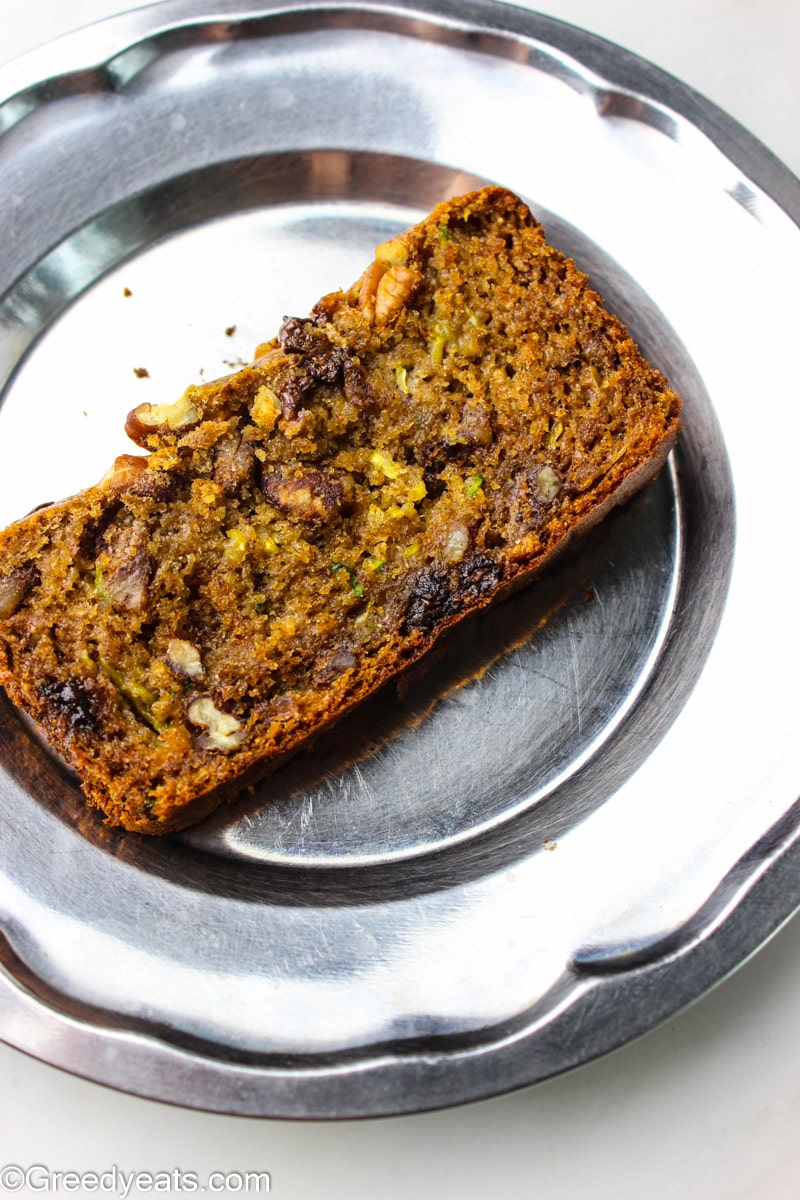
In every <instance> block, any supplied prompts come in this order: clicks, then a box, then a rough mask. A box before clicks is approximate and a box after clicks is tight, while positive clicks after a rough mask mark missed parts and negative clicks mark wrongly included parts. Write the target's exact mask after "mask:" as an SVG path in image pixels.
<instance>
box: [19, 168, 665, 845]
mask: <svg viewBox="0 0 800 1200" xmlns="http://www.w3.org/2000/svg"><path fill="white" fill-rule="evenodd" d="M679 409H680V404H679V401H678V399H677V397H676V396H675V394H674V393H673V392H672V391H671V390H670V389H669V387H668V386H667V383H666V381H665V380H664V379H663V378H662V377H661V376H660V375H659V374H658V372H657V371H655V370H654V369H653V368H652V367H650V366H649V365H648V364H647V363H646V362H645V361H644V360H643V358H642V357H641V355H640V354H639V352H638V350H637V349H636V347H635V345H634V344H633V342H632V341H631V339H630V337H629V335H628V334H627V332H626V330H625V329H624V328H623V326H622V325H621V324H620V323H619V321H617V320H616V319H615V318H614V317H613V316H611V315H609V313H608V312H607V311H606V310H605V309H604V308H603V306H602V303H601V301H600V299H599V298H598V297H597V295H595V293H594V292H592V291H591V290H590V288H589V287H588V286H587V282H586V278H585V277H584V276H583V275H582V274H581V273H580V272H579V271H578V270H577V268H576V267H575V265H574V264H573V263H572V262H571V261H570V260H568V259H566V258H565V257H564V256H563V255H562V254H560V253H559V252H558V251H557V250H554V249H553V248H552V247H550V246H549V245H548V244H547V243H546V241H545V239H544V236H543V233H542V230H541V228H540V226H539V225H538V224H537V223H536V221H535V220H534V219H533V218H532V216H531V214H530V212H529V211H528V209H527V208H526V207H525V205H524V204H523V203H522V201H520V200H519V199H518V198H516V197H515V196H513V195H512V194H510V193H509V192H507V191H504V190H502V189H500V188H487V189H485V190H483V191H480V192H475V193H472V194H470V195H467V196H463V197H461V198H459V199H454V200H450V201H447V202H445V203H443V204H441V205H439V206H438V207H437V208H436V209H435V210H434V212H433V213H432V214H431V215H430V216H429V217H428V218H427V219H426V220H425V221H423V222H422V223H421V224H420V225H417V226H415V227H414V228H412V229H410V230H408V231H407V232H405V233H402V234H400V235H399V236H398V237H396V238H394V239H393V240H392V241H390V242H387V243H385V244H383V245H381V246H379V247H378V249H377V251H376V254H375V259H374V261H373V262H372V264H371V265H370V266H369V267H368V268H367V270H366V271H365V272H364V274H363V275H362V276H361V278H360V279H359V280H358V282H357V283H356V284H355V285H354V286H353V287H352V288H350V290H349V291H346V292H336V293H334V294H332V295H329V296H326V297H325V298H324V299H322V300H321V301H320V302H319V303H318V304H317V305H316V307H315V308H314V310H313V312H312V314H311V316H310V317H309V318H295V317H292V318H288V319H286V320H285V322H284V324H283V326H282V328H281V330H280V332H279V334H278V336H277V338H276V339H275V340H273V341H271V342H268V343H266V344H265V345H263V346H260V347H259V348H258V351H257V357H256V359H255V361H254V362H253V363H252V364H251V365H249V366H247V367H245V368H244V369H243V370H241V371H239V372H238V373H236V374H234V375H231V376H229V377H227V378H225V379H221V380H218V381H217V382H215V383H211V384H205V385H202V386H196V387H190V388H189V389H188V390H187V391H186V392H185V394H184V395H183V396H182V397H181V398H180V399H179V400H178V401H177V402H176V403H175V404H172V405H155V406H151V405H147V404H144V405H140V406H139V407H138V408H137V409H135V410H134V412H133V413H131V414H130V416H129V418H128V422H127V426H126V428H127V431H128V433H129V435H130V436H131V437H132V438H133V440H134V441H135V442H137V443H138V444H139V445H140V446H141V447H143V448H144V449H145V450H147V451H148V454H147V455H139V456H134V455H123V456H122V457H121V458H118V459H117V461H116V463H115V464H114V467H113V469H112V470H111V471H110V472H109V473H108V474H107V475H106V476H105V477H104V478H103V479H102V480H101V481H100V483H99V484H97V486H95V487H90V488H89V489H88V490H87V491H85V492H82V493H81V494H80V495H78V496H75V497H74V498H72V499H69V500H66V501H64V502H63V503H60V504H55V505H50V506H49V507H46V508H43V509H41V510H39V511H36V512H34V513H33V514H31V515H30V516H28V517H27V518H25V519H24V520H22V521H19V522H18V523H16V524H15V525H12V526H11V527H10V528H9V529H7V530H6V531H5V532H4V533H2V534H0V684H2V685H3V686H4V687H5V689H6V691H7V693H8V695H9V697H10V698H11V700H12V701H14V702H15V703H16V704H18V705H19V706H20V707H21V708H23V709H25V710H26V711H27V712H28V713H29V714H30V715H31V716H32V717H33V718H34V719H35V720H36V721H37V722H38V723H39V724H40V725H41V727H42V728H43V730H44V732H45V734H46V736H47V738H48V739H49V740H50V742H51V743H52V745H53V746H54V747H55V749H56V750H58V751H59V752H60V753H61V754H62V755H63V756H64V757H65V758H66V759H67V761H68V762H69V763H71V764H72V765H73V766H74V767H75V768H76V769H77V771H78V773H79V775H80V777H81V781H82V785H83V788H84V791H85V793H86V796H87V797H88V799H89V801H90V803H91V804H92V805H95V806H97V807H98V808H100V809H101V810H102V811H103V813H105V816H106V819H107V821H108V822H109V823H111V824H119V825H123V826H125V827H126V828H128V829H132V830H138V831H139V832H142V833H151V834H160V833H165V832H167V831H170V830H175V829H179V828H182V827H184V826H186V825H189V824H192V823H193V822H195V821H197V820H200V819H201V818H202V817H203V816H205V815H206V814H207V813H209V812H210V811H211V810H212V809H214V808H215V807H216V806H217V805H218V804H219V803H220V801H221V800H222V799H224V798H232V797H233V796H235V795H236V794H237V792H238V791H240V790H241V789H242V788H243V787H244V786H245V785H246V784H249V783H251V782H252V781H253V780H254V779H255V778H257V777H259V776H261V775H263V774H265V773H266V771H267V770H269V769H270V768H272V767H274V766H275V765H276V764H277V763H278V762H280V761H282V760H283V759H284V758H285V757H286V756H287V755H289V754H290V753H292V752H293V751H295V750H296V749H297V748H298V747H299V746H300V745H301V744H302V743H303V742H305V741H306V740H307V739H308V738H309V737H310V736H311V735H313V734H315V733H317V732H318V731H319V730H320V729H321V728H323V727H324V726H326V725H328V724H329V723H330V722H332V721H334V720H335V719H337V718H339V717H341V716H342V714H344V713H345V712H347V711H348V710H349V709H351V708H352V707H353V705H355V704H356V703H358V702H359V701H361V700H363V699H364V698H365V697H366V696H369V695H370V694H371V693H372V692H374V691H375V689H376V688H378V687H379V686H380V685H381V684H383V683H384V682H385V681H386V680H387V679H389V678H390V677H391V676H393V675H394V674H395V673H397V672H399V671H401V670H402V669H403V668H405V667H407V666H408V665H409V664H410V663H412V662H413V661H415V660H417V659H418V658H419V657H420V656H421V655H422V654H423V653H424V652H426V651H427V650H428V649H429V648H430V647H431V646H432V644H433V643H434V642H435V641H436V639H437V638H439V636H440V635H441V634H442V633H443V632H444V631H445V630H446V629H447V628H448V627H449V626H451V625H452V624H453V623H454V622H456V621H459V620H461V619H462V618H463V617H464V616H466V615H467V614H469V613H471V612H474V611H475V610H476V609H480V608H483V607H484V606H485V605H487V604H489V603H490V602H491V601H492V600H493V599H495V598H496V597H497V596H498V595H500V594H501V593H504V592H506V591H507V590H508V589H509V588H511V587H513V586H515V585H518V584H519V583H521V582H524V581H526V580H528V579H530V578H531V577H532V576H533V575H534V573H536V572H537V571H538V570H539V569H540V568H541V567H542V565H543V564H544V563H546V562H547V561H548V560H550V559H551V558H552V556H553V555H554V554H555V553H556V552H557V551H559V550H560V549H562V548H563V546H564V545H565V543H566V542H567V541H568V540H569V539H570V538H571V537H572V536H573V535H574V534H575V533H576V532H578V531H580V530H583V529H586V528H587V527H589V526H590V525H592V524H594V523H595V522H596V521H597V520H598V519H600V518H601V517H602V516H603V514H605V513H606V512H607V511H608V510H609V509H610V508H611V507H612V506H613V505H615V504H617V503H619V502H620V501H623V500H625V499H626V498H627V497H629V496H630V495H631V494H632V493H633V492H634V491H635V490H636V489H637V488H639V487H640V486H641V485H643V484H644V483H645V482H646V481H648V480H650V479H652V478H653V477H654V476H655V474H656V473H657V471H658V470H659V468H660V467H661V465H662V463H663V462H664V460H665V458H666V456H667V454H668V452H669V450H670V447H671V446H672V444H673V441H674V439H675V436H676V431H677V426H678V417H679Z"/></svg>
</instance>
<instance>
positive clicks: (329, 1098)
mask: <svg viewBox="0 0 800 1200" xmlns="http://www.w3.org/2000/svg"><path fill="white" fill-rule="evenodd" d="M0 174H1V175H2V179H3V189H2V193H0V225H1V226H2V228H3V230H4V238H3V245H2V249H0V388H2V392H1V393H0V398H1V399H2V407H0V523H2V524H5V523H7V522H9V521H11V520H13V519H15V518H16V517H18V516H21V515H22V514H23V513H25V512H26V511H28V510H29V509H31V508H33V507H35V506H36V505H37V504H40V503H42V502H45V501H48V500H52V499H57V498H59V497H61V496H63V495H67V494H70V493H71V492H74V491H76V490H78V489H79V488H80V487H82V486H84V485H85V484H86V483H89V482H91V481H93V480H94V479H95V478H97V477H99V476H100V474H102V472H103V471H104V470H105V468H106V467H107V466H108V464H109V462H110V461H111V459H112V458H113V457H114V456H115V455H116V454H117V453H121V452H124V451H125V450H126V448H127V447H126V445H125V444H124V440H123V437H122V434H121V429H122V425H123V421H124V416H125V414H126V413H127V411H128V410H129V409H130V408H131V407H133V406H134V405H135V404H137V403H139V402H141V401H142V400H145V399H146V400H151V401H161V400H170V399H174V397H175V396H176V395H178V394H179V393H180V391H182V389H183V387H184V386H185V385H186V384H187V383H189V382H191V381H192V380H193V379H195V380H197V379H200V378H207V379H208V378H212V377H214V376H215V375H217V374H223V373H225V372H226V371H227V370H229V369H230V366H231V365H232V364H233V365H235V364H236V363H237V362H238V361H242V360H245V359H247V358H248V357H249V355H250V353H251V352H252V349H253V347H254V346H255V344H256V343H257V342H258V341H260V340H263V338H264V337H266V336H269V335H271V334H272V333H273V332H274V331H275V329H276V328H277V325H278V322H279V321H280V319H281V318H282V316H283V315H284V314H285V313H304V312H306V311H307V310H308V308H309V306H310V305H311V304H312V303H313V302H314V300H315V299H316V298H317V297H318V295H321V294H322V293H324V292H326V291H330V290H332V289H334V288H336V287H338V286H341V285H343V284H346V283H349V282H350V281H351V279H352V278H354V277H355V276H356V275H357V274H358V272H359V271H360V270H361V267H362V265H363V263H364V262H365V261H367V260H368V258H369V256H370V254H371V251H372V248H373V247H374V245H375V243H376V242H378V241H381V240H383V239H385V238H387V237H388V236H390V235H391V234H392V233H393V232H395V231H397V230H398V229H400V228H402V227H403V226H404V225H406V224H408V223H409V222H410V221H412V220H413V219H415V218H417V217H418V216H420V215H421V214H422V213H424V212H425V211H426V210H427V209H428V208H429V207H430V206H431V205H432V204H433V203H434V202H436V201H437V200H438V199H440V198H442V197H444V196H446V195H451V194H456V193H458V192H460V191H463V190H466V189H467V188H469V187H471V186H473V185H475V184H476V183H480V182H482V181H488V180H491V181H497V182H500V183H503V184H505V185H506V186H508V187H510V188H512V189H514V190H515V191H517V192H519V193H520V194H522V195H523V196H524V197H525V198H526V199H527V200H528V201H529V202H530V203H531V205H532V207H533V208H534V210H535V211H536V212H537V213H538V214H539V215H540V216H541V218H542V220H543V221H544V223H545V226H546V229H547V232H548V235H549V237H550V239H551V241H553V242H555V243H556V244H558V245H560V246H561V247H562V248H564V249H565V250H567V251H568V252H569V253H571V254H572V255H573V256H574V257H575V258H576V259H577V260H578V262H579V263H580V265H581V266H583V267H584V268H585V269H587V270H588V271H589V273H590V275H591V278H592V282H593V283H594V284H595V286H596V287H597V288H598V290H599V291H600V292H601V293H602V294H603V295H604V296H605V297H606V298H607V300H608V303H609V305H610V306H611V307H612V308H613V309H614V310H615V311H617V312H618V313H619V315H620V316H621V317H622V318H623V319H624V320H625V321H626V322H627V323H628V325H629V326H630V327H631V329H632V330H633V332H634V334H635V336H636V338H637V340H638V341H639V343H640V345H641V346H642V348H643V349H644V351H645V353H646V354H647V355H648V356H649V357H650V358H651V359H652V360H653V361H654V362H655V363H656V364H657V365H658V366H659V367H660V368H661V369H662V370H663V371H664V372H665V373H666V374H667V375H669V377H670V378H671V380H672V381H673V383H674V385H675V387H676V388H677V389H678V390H679V391H680V392H681V394H682V396H683V398H684V402H685V420H684V430H683V434H682V438H681V441H680V446H679V449H678V451H677V452H676V453H675V455H674V456H673V460H672V461H671V462H670V464H669V467H668V469H667V470H665V472H664V473H663V474H662V476H661V477H660V479H659V480H658V481H657V483H656V484H655V485H654V486H652V487H651V488H650V489H648V490H647V491H646V492H645V493H644V494H642V495H640V496H639V497H638V498H637V499H636V500H635V501H634V502H633V503H632V504H630V505H629V506H628V507H627V508H626V509H625V510H624V511H622V512H619V513H618V514H617V515H616V516H614V517H613V518H612V519H611V520H610V521H609V522H608V523H607V524H606V525H605V526H604V527H603V528H602V529H601V530H599V531H597V532H596V533H595V534H594V535H593V536H592V537H591V538H590V539H589V540H588V541H587V542H586V543H585V544H584V545H583V547H582V548H581V552H580V555H579V556H577V557H575V558H573V559H572V560H570V561H568V562H564V563H563V564H562V565H561V566H560V567H559V568H558V570H557V571H555V572H554V573H553V574H551V575H550V576H549V577H548V578H547V579H546V580H543V581H542V582H541V583H540V584H538V585H537V586H535V587H533V588H531V589H530V590H528V591H527V592H525V593H523V594H520V595H518V596H516V597H514V598H513V599H511V600H510V601H508V602H506V603H505V604H503V605H501V606H500V607H498V608H497V609H496V610H495V611H493V612H492V613H490V614H489V615H487V616H484V617H483V618H481V619H480V620H478V621H476V622H474V623H473V624H472V625H470V626H469V627H468V628H465V629H464V630H462V631H461V632H459V633H458V635H457V636H456V637H455V638H453V639H452V640H451V642H450V643H449V644H448V646H447V648H446V653H445V654H444V655H443V656H442V657H441V658H440V659H439V660H438V661H437V663H436V664H435V666H433V667H432V668H431V669H430V670H428V672H427V673H425V674H418V675H416V676H414V677H413V678H411V679H409V680H406V681H404V684H403V686H402V688H400V689H398V688H394V689H386V690H385V691H384V692H383V693H382V694H381V695H380V696H379V697H377V698H376V700H375V701H374V702H373V703H372V704H370V705H368V706H366V707H365V708H364V709H363V710H362V711H361V712H359V713H358V714H356V715H355V716H354V717H352V718H351V719H350V720H348V721H347V722H345V723H344V724H343V725H341V726H340V727H339V728H338V729H337V730H336V731H335V732H334V733H332V734H330V735H327V736H325V737H323V738H320V739H319V741H318V742H317V744H316V746H315V747H314V749H313V751H312V752H310V753H308V754H306V755H304V756H303V757H302V758H298V759H297V760H295V762H294V763H292V764H290V765H289V766H288V767H286V768H285V769H284V770H283V771H281V772H280V773H279V774H277V775H275V777H274V778H273V779H272V780H271V781H270V782H269V783H267V784H265V785H264V786H263V787H262V788H261V789H260V790H259V791H258V792H257V794H255V795H253V796H250V797H248V798H247V799H246V800H244V801H242V802H240V803H239V804H238V805H235V806H233V807H231V808H229V809H226V811H225V812H224V813H221V814H218V815H217V816H216V817H215V818H213V819H211V820H209V821H207V822H206V823H205V824H203V825H201V826H198V827H197V828H196V829H194V830H192V831H190V832H188V833H186V834H184V835H181V836H175V837H172V838H169V839H165V840H163V841H152V840H148V839H143V838H140V837H137V836H133V835H125V834H121V833H119V832H117V831H113V830H108V829H106V828H105V827H104V826H103V825H102V824H101V823H100V821H99V820H98V819H96V818H95V816H94V815H93V814H92V813H90V812H88V811H87V810H86V808H85V806H84V804H83V802H82V799H81V795H80V791H79V789H78V786H77V783H76V781H75V780H74V778H72V777H71V776H70V774H69V773H68V772H67V771H66V770H65V769H64V768H63V766H62V765H61V764H60V763H59V762H57V761H56V760H55V759H54V758H53V756H52V755H51V754H50V753H49V752H48V751H47V749H46V748H45V747H44V746H43V745H42V744H41V742H40V741H39V740H38V739H37V738H36V736H35V733H34V732H33V731H31V730H30V728H29V727H28V726H27V725H26V724H25V723H24V722H23V721H22V719H21V718H20V717H19V715H18V714H17V713H16V712H15V711H14V710H13V709H12V708H11V706H10V705H9V704H8V703H7V702H5V700H2V702H0V703H1V705H2V707H1V708H0V825H1V826H2V843H1V846H2V849H1V850H0V853H1V854H2V870H1V871H0V914H1V919H2V928H3V940H2V970H1V971H0V1033H2V1036H3V1037H4V1038H5V1039H7V1041H8V1042H10V1043H11V1044H13V1045H16V1046H19V1047H21V1048H22V1049H24V1050H27V1051H29V1052H31V1053H33V1054H36V1055H39V1056H40V1057H42V1058H43V1059H45V1060H46V1061H48V1062H51V1063H54V1064H57V1065H59V1066H62V1067H65V1068H67V1069H69V1070H71V1071H75V1072H77V1073H79V1074H82V1075H85V1076H87V1077H89V1078H91V1079H95V1080H98V1081H101V1082H104V1083H109V1084H112V1085H114V1086H116V1087H119V1088H123V1089H126V1090H129V1091H131V1092H135V1093H139V1094H142V1095H146V1096H152V1097H157V1098H159V1099H162V1100H170V1101H174V1102H177V1103H180V1104H184V1105H192V1106H196V1107H201V1108H208V1109H215V1110H219V1111H224V1112H231V1113H242V1114H269V1115H291V1116H304V1117H305V1116H353V1115H366V1114H378V1113H392V1112H400V1111H409V1110H416V1109H423V1108H432V1107H436V1106H441V1105H446V1104H451V1103H457V1102H461V1101H465V1100H468V1099H472V1098H475V1097H480V1096H486V1095H489V1094H492V1093H496V1092H500V1091H503V1090H507V1089H510V1088H513V1087H518V1086H522V1085H524V1084H528V1083H531V1082H534V1081H536V1080H539V1079H542V1078H544V1077H546V1076H548V1075H552V1074H554V1073H557V1072H560V1071H564V1070H566V1069H567V1068H569V1067H572V1066H574V1065H576V1064H578V1063H581V1062H585V1061H586V1060H588V1059H590V1058H592V1057H593V1056H596V1055H598V1054H601V1053H603V1052H605V1051H607V1050H609V1049H611V1048H613V1047H614V1046H617V1045H620V1044H621V1043H623V1042H625V1041H626V1040H628V1039H630V1038H631V1037H633V1036H635V1035H637V1034H639V1033H641V1032H643V1031H645V1030H647V1029H649V1028H651V1027H652V1026H653V1025H654V1024H655V1023H657V1022H658V1021H660V1020H662V1019H664V1018H665V1017H666V1016H668V1015H670V1014H671V1013H673V1012H674V1011H675V1010H676V1009H677V1008H679V1007H680V1006H682V1005H684V1004H686V1003H687V1002H689V1001H690V1000H692V999H694V998H695V997H697V996H698V995H700V994H701V993H702V992H703V991H704V989H706V988H707V987H709V986H710V985H711V984H713V983H714V982H716V981H717V980H719V979H720V978H721V977H722V976H723V975H724V974H725V973H726V972H728V971H729V970H731V969H732V968H733V967H735V966H736V965H737V964H738V963H739V962H741V961H742V960H743V959H744V957H745V956H746V955H747V954H749V953H750V952H751V951H752V950H754V949H755V948H756V947H757V946H758V945H759V944H760V943H761V942H762V941H763V939H764V938H765V937H767V936H768V935H769V934H770V933H771V932H773V931H774V930H775V929H776V928H777V927H778V925H779V924H780V923H781V922H782V921H783V920H784V919H786V918H787V917H788V915H789V914H790V913H791V912H792V911H793V910H794V908H795V907H796V906H797V904H798V902H799V901H800V884H798V878H799V877H800V876H798V859H799V858H800V853H799V852H798V845H797V842H798V838H797V832H798V818H800V808H799V807H798V805H797V796H798V782H799V781H800V762H798V757H799V755H798V739H797V730H798V727H799V726H800V721H799V719H798V718H800V712H799V711H798V708H799V707H800V702H799V701H798V688H797V687H796V680H797V679H798V677H800V662H798V658H800V641H799V640H798V639H797V637H796V636H795V635H794V631H795V623H796V621H795V607H796V602H795V591H794V586H793V584H794V579H793V570H792V553H791V547H792V540H793V539H792V535H793V533H794V525H795V507H796V500H795V497H796V489H795V473H796V463H795V457H796V451H795V448H796V446H797V445H798V444H800V430H799V429H798V424H799V423H800V405H798V404H797V403H796V398H795V396H794V392H795V391H796V383H795V372H794V369H793V359H792V354H791V348H792V347H793V346H794V344H795V340H796V329H797V319H798V305H797V298H796V288H795V285H794V281H795V280H796V279H797V278H798V276H799V275H800V232H799V231H798V226H797V221H798V214H800V185H798V183H797V181H795V180H794V179H793V178H792V177H791V176H790V175H789V174H788V172H786V171H785V169H784V168H783V167H781V166H780V164H779V163H777V162H776V161H775V160H774V159H773V158H772V157H771V156H770V154H769V153H768V152H767V151H766V150H765V149H764V148H763V147H761V146H760V145H759V144H758V143H756V142H755V141H754V140H753V139H752V138H751V137H750V136H749V135H748V134H746V133H745V132H744V131H743V130H741V129H740V128H738V127H737V126H736V125H735V124H734V123H733V122H732V121H730V120H729V119H728V118H727V117H725V116H724V115H723V114H721V113H720V112H718V111H717V110H716V109H714V108H713V107H712V106H711V105H710V104H708V103H706V102H705V101H703V100H702V99H700V98H699V97H697V96H696V95H694V94H693V93H690V92H689V91H688V90H687V89H685V88H684V87H683V86H682V85H680V84H679V83H677V82H676V81H674V80H672V79H669V78H667V77H666V76H664V75H663V74H661V73H660V72H658V71H656V70H655V69H654V68H652V67H650V66H649V65H648V64H646V63H643V62H641V61H639V60H637V59H635V58H633V57H632V56H631V55H629V54H627V53H624V52H623V51H621V50H619V49H618V48H616V47H614V46H611V45H609V44H607V43H604V42H601V41H599V40H598V39H596V38H594V37H590V36H589V35H587V34H584V33H582V32H580V31H578V30H576V29H573V28H570V27H568V26H565V25H561V24H559V23H557V22H553V21H551V20H549V19H546V18H541V17H538V16H535V15H533V14H531V13H526V12H523V11H521V10H518V9H515V8H513V7H510V6H506V5H501V4H497V3H493V2H489V0H486V2H484V0H481V2H478V3H468V4H456V3H455V0H452V2H451V0H436V2H433V3H430V4H426V5H424V6H415V5H413V4H411V3H405V2H398V3H392V4H389V3H383V2H369V3H344V2H340V0H334V2H331V3H318V4H314V5H310V4H303V3H297V2H296V0H288V2H287V3H282V4H278V3H265V2H264V0H261V2H260V3H255V2H253V0H242V2H241V3H238V4H237V3H234V2H233V0H218V2H217V3H212V2H211V0H168V2H167V3H164V4H158V5H155V6H152V7H150V8H146V9H143V10H139V11H137V12H134V13H131V14H128V15H125V16H122V17H119V18H114V19H112V20H110V21H107V22H103V23H101V24H99V25H97V26H93V27H90V28H89V29H87V30H85V31H82V32H80V33H78V34H75V35H71V36H70V37H67V38H64V39H61V40H60V41H58V42H56V43H53V44H52V45H51V46H49V47H46V48H44V49H43V50H41V51H37V52H36V53H34V54H32V55H30V56H28V57H27V58H25V59H22V60H19V61H18V62H17V63H15V64H12V65H10V66H8V67H6V68H4V69H3V70H2V71H1V72H0ZM141 368H145V369H146V372H147V375H146V376H145V375H143V373H142V371H141Z"/></svg>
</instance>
